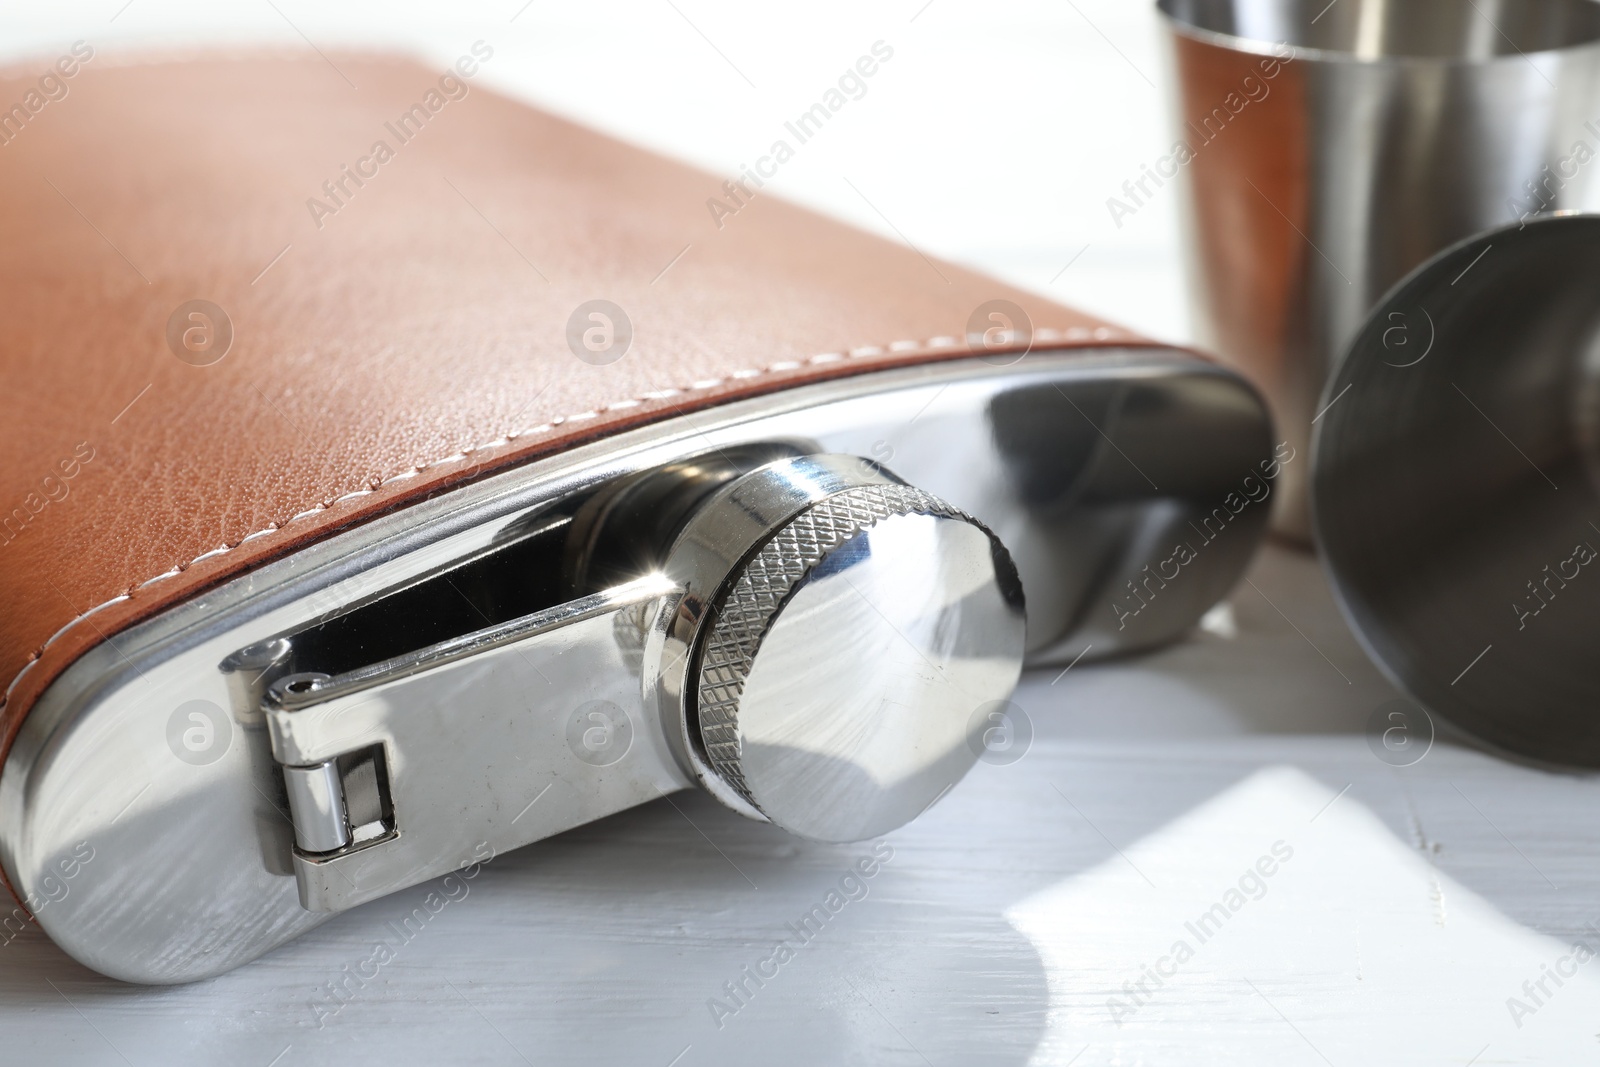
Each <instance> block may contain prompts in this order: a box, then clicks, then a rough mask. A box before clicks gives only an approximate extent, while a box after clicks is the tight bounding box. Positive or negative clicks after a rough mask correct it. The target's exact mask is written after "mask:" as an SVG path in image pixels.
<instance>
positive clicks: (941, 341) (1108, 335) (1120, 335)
mask: <svg viewBox="0 0 1600 1067" xmlns="http://www.w3.org/2000/svg"><path fill="white" fill-rule="evenodd" d="M1047 335H1048V336H1049V339H1055V338H1060V337H1063V336H1064V337H1065V338H1067V339H1068V340H1073V341H1080V340H1089V339H1090V338H1093V339H1095V340H1099V341H1105V340H1111V339H1112V338H1117V339H1122V340H1128V339H1131V338H1132V337H1133V335H1132V334H1130V333H1127V332H1125V331H1122V330H1116V329H1110V328H1108V327H1104V326H1101V327H1098V328H1096V329H1094V330H1092V331H1091V330H1089V329H1088V328H1086V327H1083V326H1074V327H1072V328H1071V329H1068V330H1066V331H1064V332H1063V331H1060V330H1043V329H1040V330H1035V331H1034V333H1033V337H1034V338H1035V339H1037V340H1045V339H1047ZM959 343H960V342H959V341H958V340H957V339H956V338H954V337H933V338H930V339H928V340H926V341H891V342H890V343H889V344H888V345H887V346H879V345H867V346H863V347H860V348H852V349H850V351H849V355H848V356H847V355H845V354H844V353H842V352H822V353H820V354H818V355H815V356H811V357H810V358H808V359H807V360H806V361H805V363H807V364H822V363H838V362H841V361H843V360H845V359H849V358H860V357H862V356H869V355H881V354H882V353H883V352H884V351H885V350H887V351H889V352H892V353H901V352H913V351H933V350H938V349H947V348H953V347H955V346H956V345H958V344H959ZM800 366H802V364H800V363H797V362H795V361H793V360H783V361H781V362H778V363H773V364H770V365H768V366H766V367H763V368H761V369H760V370H736V371H732V372H730V373H728V374H726V375H724V376H723V377H721V378H709V379H706V380H704V381H698V382H695V383H693V384H692V385H689V386H687V387H684V388H680V389H657V390H653V391H651V392H648V393H642V394H640V395H639V396H638V397H637V398H634V399H631V400H622V401H618V402H616V403H613V404H610V405H607V406H604V407H600V408H595V409H593V410H590V411H582V412H579V413H578V414H576V415H565V416H561V417H559V418H554V419H551V420H550V421H549V422H546V423H541V424H539V425H538V426H531V427H529V428H528V429H526V430H516V431H512V432H509V433H506V434H504V435H503V436H502V437H500V438H496V440H495V441H491V442H489V444H488V445H480V446H478V447H477V448H472V449H467V450H465V451H461V452H455V453H452V454H451V455H448V456H445V457H443V458H441V459H436V460H432V461H431V462H428V463H419V464H417V465H416V466H414V467H412V468H411V469H409V470H404V471H401V472H400V473H399V474H391V475H389V476H388V477H387V478H383V479H381V480H379V481H377V482H376V486H377V488H381V487H383V486H386V485H391V484H393V483H395V482H399V481H403V480H405V479H407V478H415V477H416V476H417V475H419V474H421V473H422V472H423V471H425V470H427V469H428V468H429V467H437V466H439V465H440V464H443V463H450V462H457V461H460V460H464V459H466V458H467V457H468V456H469V455H471V454H472V453H474V452H479V451H483V450H485V449H487V448H490V447H494V446H495V445H496V444H498V443H499V442H501V441H504V442H505V443H507V444H509V443H510V442H511V441H512V440H514V439H515V438H518V437H526V436H528V435H530V434H538V433H546V432H549V431H550V430H553V429H555V428H556V427H558V426H560V425H562V424H563V423H567V422H578V421H580V420H583V419H593V418H598V417H599V415H600V412H602V411H614V410H618V409H620V408H630V407H637V406H639V405H640V404H641V403H643V402H645V401H649V400H666V399H668V398H669V397H673V396H678V395H680V394H682V393H684V392H688V391H690V390H703V389H715V388H716V387H717V386H719V385H722V384H724V383H725V382H728V381H730V380H732V381H748V380H750V379H752V378H760V377H764V376H766V375H769V374H780V373H782V372H784V371H789V370H794V369H795V368H797V367H800ZM374 491H375V490H374V489H358V490H356V491H354V492H350V493H346V494H344V495H343V496H340V497H335V498H334V499H333V500H331V501H329V502H327V503H324V504H318V505H316V506H315V507H311V508H307V509H306V510H305V511H302V512H299V513H298V514H295V515H293V516H291V517H290V518H288V519H287V520H285V521H284V522H281V523H280V522H273V523H272V524H271V525H269V526H266V527H264V528H263V529H260V530H256V531H255V532H253V533H248V534H245V535H244V536H243V537H241V538H239V540H238V541H236V542H234V543H233V544H232V545H223V546H222V547H221V548H214V549H211V550H210V551H208V552H204V553H202V554H200V555H198V556H196V557H195V558H194V559H192V560H190V561H189V562H188V563H181V564H179V565H177V566H176V567H173V568H172V569H171V570H168V571H164V572H162V573H161V574H158V575H156V576H155V577H154V578H148V579H146V580H145V581H143V582H140V583H138V584H136V585H134V586H132V587H130V589H129V591H128V592H126V593H119V594H117V595H116V596H114V597H112V598H111V599H110V600H107V601H105V602H104V603H101V604H96V605H95V606H94V607H92V608H90V609H89V610H87V611H85V612H83V613H82V614H80V615H78V616H76V617H74V618H71V619H69V620H67V623H66V625H64V626H62V627H61V629H59V630H57V631H56V632H55V633H53V634H51V635H50V639H49V640H47V641H46V642H45V643H44V644H42V645H40V646H39V647H38V649H36V650H35V651H33V652H30V653H28V659H27V662H26V663H24V664H23V666H22V669H21V670H19V671H17V673H16V675H15V676H14V677H13V678H12V679H11V682H10V684H8V685H7V686H6V689H5V695H4V696H3V697H0V709H4V708H5V706H6V705H7V704H9V703H10V702H11V692H12V690H14V689H16V687H17V683H18V682H20V681H22V679H23V676H24V675H26V674H27V673H28V671H30V670H31V669H32V668H33V665H34V664H35V663H38V662H39V660H40V659H41V658H43V656H44V654H45V652H46V651H48V650H49V648H50V646H51V645H53V644H55V643H56V641H57V640H58V639H60V637H61V635H62V634H64V633H66V632H67V631H68V630H70V629H72V628H73V627H74V626H76V625H77V624H78V623H80V622H82V621H83V620H84V619H87V618H88V617H89V616H90V615H93V614H94V613H95V612H97V611H103V610H104V609H106V608H109V607H111V606H112V605H113V604H120V603H121V602H122V601H124V600H131V599H133V596H132V594H133V593H134V592H136V591H138V590H140V589H143V588H145V587H146V586H149V585H154V584H155V583H157V582H160V581H164V580H166V579H168V578H175V577H177V576H178V575H180V574H182V573H183V572H184V571H186V570H188V569H189V568H190V567H191V566H193V565H194V564H196V563H199V562H200V561H201V560H206V559H212V558H214V557H217V556H222V555H226V554H227V553H229V552H232V551H233V550H234V549H236V548H238V547H239V546H241V545H243V544H244V543H245V542H246V541H253V540H255V539H256V538H258V537H266V536H268V535H270V534H273V533H277V532H278V531H280V530H283V529H285V528H286V527H288V526H290V525H291V524H293V523H296V522H299V521H300V520H301V519H306V518H310V517H311V516H313V515H320V514H321V513H322V512H324V511H327V510H329V509H330V508H331V507H332V506H334V505H336V504H339V503H341V502H342V501H346V500H351V499H354V498H356V497H361V496H367V495H369V494H371V493H372V492H374Z"/></svg>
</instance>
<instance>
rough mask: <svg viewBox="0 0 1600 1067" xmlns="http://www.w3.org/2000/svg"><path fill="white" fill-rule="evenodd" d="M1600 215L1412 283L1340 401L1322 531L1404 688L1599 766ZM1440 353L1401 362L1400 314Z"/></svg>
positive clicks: (1361, 619) (1321, 432) (1346, 588)
mask: <svg viewBox="0 0 1600 1067" xmlns="http://www.w3.org/2000/svg"><path fill="white" fill-rule="evenodd" d="M1596 292H1600V217H1596V216H1564V217H1558V218H1549V219H1540V220H1536V221H1532V222H1529V223H1528V225H1527V226H1526V228H1518V227H1515V226H1512V227H1508V228H1506V229H1503V230H1499V231H1494V232H1490V233H1486V234H1483V235H1482V236H1480V237H1476V238H1473V239H1472V240H1470V241H1466V242H1464V243H1462V244H1460V245H1457V246H1456V247H1454V248H1452V249H1450V250H1448V251H1446V252H1444V253H1441V254H1440V255H1439V256H1438V257H1436V258H1435V259H1433V260H1431V261H1430V262H1428V263H1427V264H1426V265H1425V266H1423V267H1422V268H1420V269H1419V270H1418V271H1416V272H1415V273H1414V274H1413V275H1412V276H1411V277H1410V278H1408V279H1407V280H1406V281H1405V282H1404V283H1403V284H1401V285H1400V286H1399V287H1397V288H1396V289H1395V291H1394V292H1393V293H1391V294H1390V295H1389V296H1388V297H1387V298H1386V299H1385V300H1384V302H1383V304H1382V305H1381V306H1379V307H1378V308H1377V310H1376V311H1374V312H1373V315H1372V317H1371V318H1370V319H1369V320H1368V323H1367V325H1366V327H1365V328H1364V329H1363V330H1362V331H1361V333H1360V334H1359V335H1358V336H1357V337H1356V339H1355V342H1354V344H1353V345H1352V346H1351V349H1350V352H1349V354H1348V355H1347V356H1346V357H1345V359H1344V362H1343V363H1342V364H1341V366H1340V368H1339V371H1338V373H1337V374H1336V375H1335V377H1334V378H1333V379H1332V381H1330V382H1329V384H1328V390H1327V394H1326V395H1325V399H1324V403H1325V404H1326V403H1330V402H1331V401H1333V398H1334V397H1336V396H1338V397H1340V399H1338V400H1337V402H1336V403H1332V406H1331V407H1330V408H1329V409H1328V413H1327V416H1326V417H1325V418H1323V420H1322V421H1321V423H1320V424H1319V425H1318V433H1317V443H1316V449H1315V453H1316V461H1315V480H1314V483H1313V504H1314V510H1315V518H1316V526H1317V536H1318V540H1319V542H1320V544H1321V546H1322V549H1323V552H1324V554H1325V557H1326V563H1327V567H1328V570H1329V572H1330V574H1331V576H1332V579H1333V582H1334V586H1335V588H1336V590H1337V591H1338V593H1339V595H1340V598H1341V601H1342V604H1343V607H1344V609H1345V612H1346V614H1347V615H1348V616H1349V618H1350V621H1351V623H1352V625H1353V626H1354V627H1355V629H1356V630H1357V631H1358V633H1359V634H1360V635H1361V636H1362V638H1363V640H1364V641H1365V643H1366V645H1367V647H1368V649H1369V650H1370V651H1371V652H1372V654H1373V656H1374V657H1375V658H1376V659H1377V660H1378V662H1379V663H1380V665H1382V666H1383V667H1384V668H1385V669H1386V670H1387V671H1388V672H1389V673H1390V675H1391V676H1392V677H1394V678H1395V679H1396V680H1397V681H1398V682H1399V683H1400V684H1401V685H1403V686H1405V687H1406V688H1407V689H1409V690H1410V691H1411V693H1412V694H1413V695H1414V696H1416V697H1417V699H1418V700H1420V701H1422V702H1423V703H1424V704H1426V705H1427V706H1428V707H1430V708H1432V709H1433V710H1434V711H1437V712H1439V713H1440V714H1442V715H1445V716H1446V717H1448V718H1450V719H1451V720H1453V721H1454V722H1456V723H1457V724H1459V725H1460V726H1462V727H1465V728H1466V729H1469V730H1471V731H1473V732H1474V733H1476V734H1478V735H1479V736H1480V737H1482V738H1484V739H1486V740H1487V741H1489V742H1491V743H1493V744H1495V745H1497V746H1499V747H1501V748H1503V749H1506V750H1509V751H1511V752H1515V753H1520V754H1522V755H1525V756H1530V757H1534V758H1536V759H1540V760H1545V761H1550V762H1554V763H1563V764H1580V765H1583V766H1590V767H1596V766H1600V715H1597V714H1596V709H1597V708H1600V670H1596V668H1595V663H1596V659H1595V654H1596V648H1597V647H1600V565H1597V564H1596V562H1595V560H1596V559H1597V558H1600V557H1597V550H1600V432H1597V431H1600V358H1597V353H1600V309H1597V306H1596V304H1595V299H1594V294H1595V293H1596ZM1423 312H1426V313H1427V315H1428V316H1429V317H1430V318H1431V320H1432V321H1433V323H1434V324H1435V325H1436V329H1437V343H1436V344H1435V345H1434V347H1433V350H1432V352H1431V353H1430V354H1429V355H1428V357H1427V358H1426V359H1425V360H1421V361H1418V362H1414V363H1404V362H1401V363H1400V364H1399V365H1397V363H1396V362H1395V361H1394V360H1393V353H1392V348H1391V342H1392V340H1393V338H1392V336H1391V335H1390V334H1389V332H1388V331H1389V329H1390V326H1389V323H1390V322H1391V321H1393V319H1392V316H1395V315H1399V316H1401V317H1403V318H1407V319H1415V320H1417V321H1421V318H1422V313H1423Z"/></svg>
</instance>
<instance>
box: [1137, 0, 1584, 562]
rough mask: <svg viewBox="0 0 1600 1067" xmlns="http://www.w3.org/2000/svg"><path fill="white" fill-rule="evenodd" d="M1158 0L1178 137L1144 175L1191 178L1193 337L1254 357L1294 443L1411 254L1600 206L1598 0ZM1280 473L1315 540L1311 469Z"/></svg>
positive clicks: (1150, 187) (1300, 443)
mask: <svg viewBox="0 0 1600 1067" xmlns="http://www.w3.org/2000/svg"><path fill="white" fill-rule="evenodd" d="M1158 6H1159V8H1160V10H1161V11H1162V12H1163V14H1164V15H1165V16H1166V17H1165V19H1164V22H1165V24H1166V27H1167V37H1168V38H1169V42H1170V55H1171V61H1172V64H1173V70H1174V71H1175V83H1176V88H1177V97H1178V102H1177V113H1178V118H1179V132H1178V135H1177V136H1178V143H1176V144H1175V145H1174V146H1173V147H1172V150H1171V152H1170V153H1169V155H1167V156H1165V157H1163V158H1162V159H1161V160H1157V161H1156V162H1155V164H1154V168H1153V170H1149V169H1147V170H1148V173H1147V174H1146V175H1141V178H1140V179H1139V180H1138V181H1136V182H1133V183H1130V184H1131V185H1132V186H1133V188H1132V190H1131V191H1132V192H1133V194H1135V198H1138V197H1139V194H1140V193H1141V191H1143V193H1145V194H1148V195H1160V193H1159V189H1158V188H1157V187H1158V186H1159V185H1160V184H1162V183H1164V182H1165V181H1166V180H1170V179H1173V178H1176V179H1177V180H1178V181H1179V183H1180V184H1181V186H1182V187H1183V191H1184V194H1185V200H1186V207H1185V227H1186V231H1187V238H1188V247H1189V253H1190V256H1189V259H1190V277H1191V281H1192V285H1191V291H1192V293H1193V302H1194V313H1195V320H1196V321H1195V326H1196V333H1197V340H1198V341H1199V342H1200V343H1201V344H1203V345H1206V346H1208V347H1211V348H1213V349H1215V350H1216V351H1218V352H1219V353H1221V354H1222V355H1223V356H1224V357H1225V358H1226V359H1228V360H1230V361H1231V362H1233V363H1235V364H1236V365H1237V366H1239V367H1240V368H1242V369H1243V370H1244V371H1245V372H1246V373H1248V374H1250V375H1252V376H1253V377H1254V378H1255V380H1256V382H1257V384H1258V385H1260V386H1261V387H1262V389H1263V391H1264V392H1265V393H1266V395H1267V397H1268V400H1269V402H1270V403H1271V405H1272V407H1273V409H1274V415H1275V416H1276V419H1277V423H1278V426H1279V432H1280V433H1281V434H1283V435H1284V436H1285V437H1286V438H1287V439H1288V440H1289V442H1290V443H1291V444H1293V445H1294V446H1295V447H1296V448H1297V449H1303V448H1304V446H1305V444H1306V442H1307V440H1308V438H1309V436H1310V433H1311V428H1312V426H1313V424H1314V423H1315V422H1316V421H1317V416H1318V414H1319V409H1318V408H1317V406H1316V400H1317V397H1318V396H1319V395H1320V394H1321V392H1322V386H1323V383H1324V381H1325V379H1326V378H1327V376H1328V374H1329V372H1330V370H1331V368H1332V364H1333V362H1334V360H1335V359H1336V358H1337V357H1338V355H1339V354H1340V353H1341V352H1343V351H1344V349H1345V347H1346V346H1347V345H1348V344H1349V342H1350V339H1351V337H1352V336H1353V335H1354V334H1355V332H1356V330H1357V329H1358V328H1359V327H1360V325H1361V323H1362V321H1363V319H1364V318H1365V317H1366V314H1367V312H1368V311H1369V310H1370V309H1371V308H1372V306H1373V304H1375V303H1376V302H1377V300H1378V298H1379V297H1381V296H1382V295H1383V293H1384V292H1385V291H1386V290H1387V289H1388V288H1389V287H1390V286H1391V285H1393V284H1394V283H1395V282H1396V281H1398V280H1399V279H1400V278H1401V277H1402V276H1403V275H1404V274H1405V273H1406V272H1407V271H1409V270H1411V269H1412V268H1413V267H1415V266H1417V265H1418V264H1420V263H1421V262H1422V261H1423V260H1425V259H1427V258H1428V257H1429V256H1431V255H1432V254H1433V253H1435V252H1437V251H1439V250H1440V249H1442V248H1444V247H1446V246H1448V245H1450V244H1452V243H1453V242H1455V241H1458V240H1461V239H1462V238H1465V237H1467V236H1469V235H1471V234H1473V233H1476V232H1478V231H1480V230H1484V229H1487V228H1490V227H1493V226H1498V225H1501V224H1504V223H1507V222H1511V221H1518V220H1521V219H1524V218H1526V217H1528V216H1530V215H1532V214H1535V213H1537V212H1540V211H1546V210H1553V209H1558V208H1572V207H1588V206H1600V205H1597V204H1595V201H1594V196H1593V193H1594V192H1596V191H1600V183H1597V182H1595V181H1594V179H1595V176H1596V174H1600V163H1593V162H1591V160H1592V159H1593V157H1594V156H1595V154H1596V153H1600V4H1597V3H1595V2H1594V0H1402V2H1384V0H1307V2H1298V0H1160V2H1159V4H1158ZM1147 178H1148V180H1146V179H1147ZM1123 192H1124V198H1121V199H1123V202H1124V204H1125V206H1127V207H1130V208H1132V209H1133V210H1137V208H1138V206H1139V205H1138V204H1132V203H1130V202H1129V201H1128V200H1127V199H1126V195H1127V194H1128V192H1129V190H1128V189H1127V188H1125V189H1124V190H1123ZM1112 210H1113V214H1118V213H1119V209H1118V208H1116V207H1115V206H1113V208H1112ZM1284 477H1285V481H1284V483H1283V485H1282V487H1281V488H1280V495H1279V498H1278V511H1277V512H1276V514H1275V515H1274V526H1275V529H1276V530H1277V531H1278V532H1279V533H1281V534H1284V535H1287V536H1290V537H1293V538H1296V539H1302V540H1303V539H1306V538H1308V536H1309V528H1310V527H1309V514H1308V510H1307V505H1306V495H1305V494H1306V487H1305V481H1304V478H1305V475H1304V473H1303V468H1299V469H1296V468H1293V467H1291V468H1288V469H1286V470H1285V472H1284Z"/></svg>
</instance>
